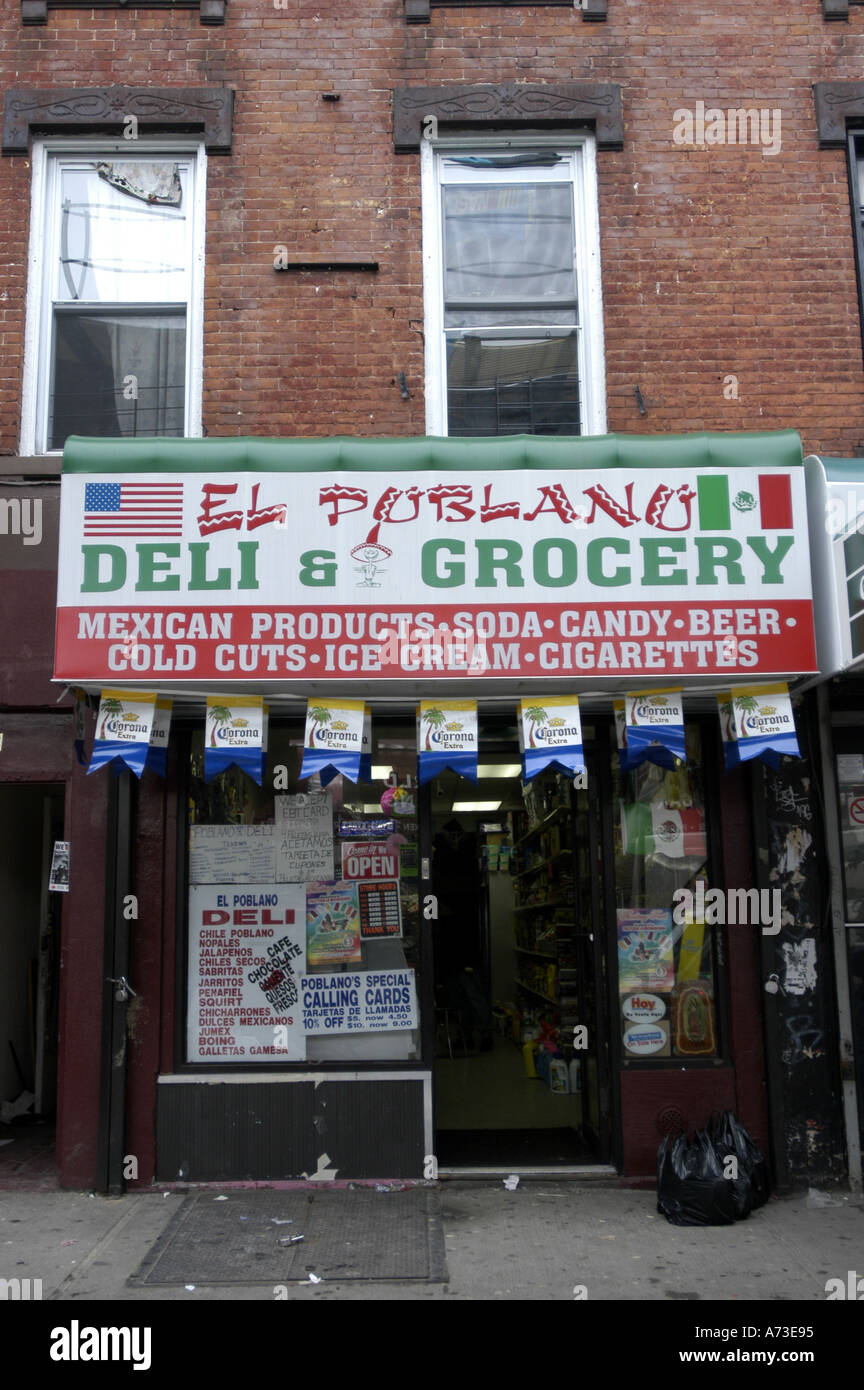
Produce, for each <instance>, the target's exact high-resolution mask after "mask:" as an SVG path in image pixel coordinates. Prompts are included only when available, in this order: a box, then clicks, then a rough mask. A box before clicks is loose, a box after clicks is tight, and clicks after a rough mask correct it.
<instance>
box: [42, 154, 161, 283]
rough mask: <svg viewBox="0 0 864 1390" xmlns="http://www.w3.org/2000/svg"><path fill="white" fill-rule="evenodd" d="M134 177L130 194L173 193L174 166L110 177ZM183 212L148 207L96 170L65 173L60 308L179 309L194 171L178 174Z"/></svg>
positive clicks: (140, 168) (157, 165)
mask: <svg viewBox="0 0 864 1390" xmlns="http://www.w3.org/2000/svg"><path fill="white" fill-rule="evenodd" d="M114 167H116V168H118V169H121V168H122V169H132V168H134V169H135V170H136V173H135V175H134V180H135V181H134V183H133V182H132V181H131V180H130V179H127V180H126V183H127V186H129V187H137V188H138V189H139V190H142V191H143V190H145V189H146V188H147V187H148V186H149V187H152V188H154V189H155V188H157V187H159V186H160V180H161V182H167V183H169V186H170V178H166V177H164V176H166V174H167V173H168V170H170V174H171V175H173V171H174V168H175V165H174V164H173V163H172V164H171V165H170V166H168V170H166V166H165V165H164V164H162V163H158V162H156V161H152V162H149V163H144V164H139V165H135V166H130V165H122V166H121V165H118V166H110V165H106V166H105V168H106V169H112V168H114ZM177 168H178V176H179V180H180V186H181V193H180V203H179V205H178V206H176V207H175V206H170V205H161V204H149V203H148V202H146V200H143V199H142V198H141V197H136V196H133V194H132V193H131V192H128V191H125V190H124V189H121V188H116V187H114V186H113V185H112V184H111V183H109V182H108V181H107V180H106V179H105V178H102V177H100V175H99V173H98V172H97V170H96V167H95V165H89V166H83V167H79V166H73V167H64V168H62V169H61V170H60V195H59V196H60V206H59V208H58V210H57V217H58V219H59V228H58V237H57V269H56V276H55V283H54V298H55V300H61V301H62V300H77V299H80V300H88V301H92V302H96V303H109V304H110V303H114V304H123V303H125V304H140V303H177V302H178V301H185V299H186V295H187V283H188V280H187V259H188V257H187V230H188V227H187V204H188V197H187V193H188V170H187V169H185V168H184V167H183V166H177Z"/></svg>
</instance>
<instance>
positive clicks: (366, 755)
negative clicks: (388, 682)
mask: <svg viewBox="0 0 864 1390" xmlns="http://www.w3.org/2000/svg"><path fill="white" fill-rule="evenodd" d="M360 781H361V782H371V781H372V706H371V705H366V706H365V707H364V709H363V742H362V748H361V751H360Z"/></svg>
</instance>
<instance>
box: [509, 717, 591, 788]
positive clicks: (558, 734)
mask: <svg viewBox="0 0 864 1390" xmlns="http://www.w3.org/2000/svg"><path fill="white" fill-rule="evenodd" d="M519 727H520V732H521V739H520V742H521V743H522V771H523V776H524V779H525V781H526V782H530V780H531V778H532V777H536V776H537V773H538V772H542V771H543V769H544V768H545V767H549V768H552V769H553V771H555V772H563V773H565V774H566V775H569V774H571V773H572V774H573V776H574V777H575V776H577V775H578V774H579V773H580V772H584V771H585V755H584V753H583V751H582V721H581V719H580V717H579V700H578V699H577V697H576V696H575V695H558V696H552V697H551V698H550V699H548V700H537V699H531V700H520V702H519Z"/></svg>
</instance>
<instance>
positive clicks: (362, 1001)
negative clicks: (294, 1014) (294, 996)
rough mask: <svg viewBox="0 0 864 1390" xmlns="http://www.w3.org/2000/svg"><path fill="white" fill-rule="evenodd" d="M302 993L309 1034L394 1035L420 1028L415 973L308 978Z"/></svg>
mask: <svg viewBox="0 0 864 1390" xmlns="http://www.w3.org/2000/svg"><path fill="white" fill-rule="evenodd" d="M300 991H301V1000H300V1002H301V1005H302V1008H303V1027H304V1029H305V1031H306V1033H307V1034H311V1033H315V1034H318V1035H319V1036H320V1035H327V1034H332V1033H392V1032H397V1031H402V1030H405V1029H411V1028H416V1027H417V989H416V985H415V980H414V971H413V970H367V971H366V972H360V973H358V974H349V973H344V974H342V973H340V974H338V975H304V977H303V979H302V980H301V981H300Z"/></svg>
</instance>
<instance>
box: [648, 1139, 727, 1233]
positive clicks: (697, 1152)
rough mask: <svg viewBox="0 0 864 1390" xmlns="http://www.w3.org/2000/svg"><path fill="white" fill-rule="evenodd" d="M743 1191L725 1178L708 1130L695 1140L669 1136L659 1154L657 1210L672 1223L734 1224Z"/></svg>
mask: <svg viewBox="0 0 864 1390" xmlns="http://www.w3.org/2000/svg"><path fill="white" fill-rule="evenodd" d="M739 1205H740V1194H736V1193H735V1191H734V1190H733V1186H732V1180H730V1179H729V1178H724V1176H723V1163H722V1160H721V1158H720V1156H719V1154H718V1152H717V1150H716V1149H715V1148H714V1144H713V1142H712V1140H711V1137H710V1135H709V1134H708V1133H707V1131H706V1130H704V1129H703V1130H699V1132H698V1133H697V1134H694V1136H693V1139H692V1141H689V1142H688V1140H687V1137H686V1135H683V1134H681V1135H679V1136H678V1137H677V1138H676V1139H672V1138H670V1136H669V1135H667V1136H666V1138H665V1139H664V1140H663V1143H662V1144H661V1145H660V1151H659V1153H658V1155H657V1210H658V1211H659V1212H662V1213H663V1215H664V1216H665V1217H666V1220H667V1221H670V1222H671V1223H672V1225H673V1226H731V1225H732V1223H733V1221H735V1220H736V1219H737V1215H738V1207H739Z"/></svg>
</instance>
